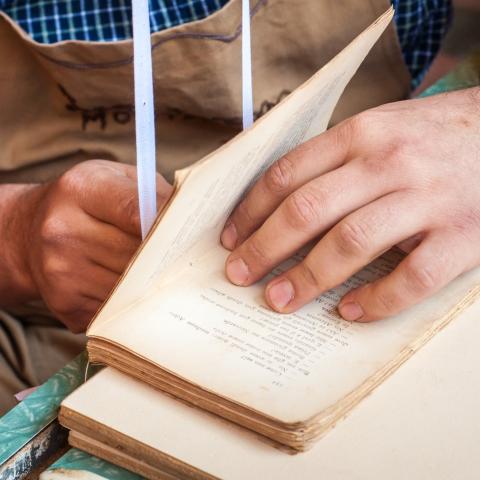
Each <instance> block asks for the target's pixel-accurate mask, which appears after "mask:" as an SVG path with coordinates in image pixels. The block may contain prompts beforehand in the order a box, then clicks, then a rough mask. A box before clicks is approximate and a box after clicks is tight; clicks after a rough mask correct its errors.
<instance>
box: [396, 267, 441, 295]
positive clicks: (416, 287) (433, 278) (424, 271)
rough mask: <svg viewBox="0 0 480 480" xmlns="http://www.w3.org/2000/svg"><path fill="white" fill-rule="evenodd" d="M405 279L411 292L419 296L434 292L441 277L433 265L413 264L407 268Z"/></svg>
mask: <svg viewBox="0 0 480 480" xmlns="http://www.w3.org/2000/svg"><path fill="white" fill-rule="evenodd" d="M405 279H406V283H407V287H408V288H409V290H410V291H411V292H412V293H413V294H414V295H415V296H419V295H423V294H425V293H426V292H429V291H432V290H433V289H434V288H435V286H436V285H438V284H439V282H440V280H441V276H440V274H439V271H438V269H437V268H435V267H434V266H432V265H415V264H413V263H411V264H409V265H407V266H406V270H405Z"/></svg>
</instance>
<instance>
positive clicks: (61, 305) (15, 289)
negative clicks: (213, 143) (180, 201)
mask: <svg viewBox="0 0 480 480" xmlns="http://www.w3.org/2000/svg"><path fill="white" fill-rule="evenodd" d="M171 192H172V187H171V186H170V185H169V184H168V183H167V182H166V181H165V180H164V179H163V178H162V177H161V176H160V175H158V178H157V200H158V206H159V209H160V208H161V207H162V206H163V205H164V204H165V202H166V201H167V200H168V198H169V196H170V195H171ZM0 241H1V244H2V249H3V254H2V258H1V259H0V272H1V275H0V302H1V305H2V306H12V305H18V304H21V303H23V302H26V301H30V300H35V299H40V298H41V299H43V300H44V301H45V303H46V304H47V306H48V307H49V308H50V310H51V311H52V312H53V313H54V314H55V315H56V317H57V318H59V319H60V320H61V321H62V322H63V323H64V324H65V325H66V326H67V327H68V328H69V329H70V330H72V331H74V332H81V331H83V330H85V328H86V327H87V325H88V322H89V321H90V319H91V318H92V316H93V315H94V313H95V312H96V311H97V309H98V307H99V306H100V305H101V304H102V302H103V301H104V300H105V298H106V297H107V296H108V294H109V292H110V290H111V289H112V287H113V286H114V285H115V283H116V281H117V279H118V278H119V276H120V274H121V273H122V272H123V270H124V268H125V266H126V265H127V263H128V261H129V260H130V258H131V256H132V255H133V253H134V252H135V250H136V249H137V248H138V246H139V244H140V241H141V239H140V220H139V212H138V198H137V184H136V169H135V168H134V167H132V166H130V165H123V164H118V163H114V162H110V161H103V160H92V161H88V162H83V163H81V164H79V165H77V166H75V167H73V168H72V169H70V170H69V171H67V172H66V173H65V174H64V175H63V176H61V177H60V178H59V179H58V180H56V181H53V182H51V183H48V184H44V185H3V186H1V187H0Z"/></svg>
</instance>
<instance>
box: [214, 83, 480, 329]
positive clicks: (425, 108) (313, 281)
mask: <svg viewBox="0 0 480 480" xmlns="http://www.w3.org/2000/svg"><path fill="white" fill-rule="evenodd" d="M315 239H319V240H317V243H316V245H315V246H314V248H313V249H312V250H311V251H310V253H309V254H308V255H307V257H306V258H305V260H304V261H303V262H301V263H299V264H298V265H297V266H295V267H293V268H292V269H290V270H289V271H287V272H285V273H283V274H281V275H280V276H278V277H276V278H275V279H273V280H272V281H270V283H269V284H268V285H267V286H266V290H265V297H266V301H267V302H268V304H269V305H270V306H271V307H272V308H273V309H274V310H276V311H278V312H286V313H289V312H293V311H295V310H297V309H298V308H300V307H301V306H302V305H304V304H306V303H308V302H310V301H311V300H313V299H314V298H315V297H317V296H318V295H320V294H321V293H322V292H325V291H327V290H329V289H331V288H333V287H334V286H336V285H339V284H340V283H342V282H344V281H345V280H346V279H347V278H348V277H350V276H351V275H352V274H354V273H355V272H357V271H358V270H360V269H361V268H362V267H364V266H365V265H367V264H368V263H369V262H371V261H372V260H373V259H374V258H376V257H378V256H379V255H381V253H382V252H384V251H386V250H388V249H389V248H391V247H392V246H394V245H398V244H402V242H403V244H404V245H406V244H409V250H411V252H410V253H409V254H408V255H407V256H406V257H405V259H404V260H403V261H402V262H401V263H400V264H399V265H398V266H397V268H396V269H395V270H394V271H393V272H392V273H390V274H389V275H387V276H386V277H384V278H382V279H380V280H378V281H376V282H374V283H372V284H369V285H366V286H364V287H361V288H359V289H356V290H353V291H351V292H349V293H348V294H347V295H346V296H345V297H344V298H343V299H342V300H341V302H340V304H339V312H340V314H341V315H342V316H343V317H344V318H345V319H346V320H352V321H353V320H355V321H370V320H376V319H380V318H384V317H387V316H390V315H393V314H395V313H398V312H400V311H401V310H403V309H405V308H407V307H409V306H411V305H413V304H415V303H417V302H419V301H421V300H422V299H424V298H426V297H427V296H430V295H432V294H433V293H435V292H436V291H438V290H439V289H440V288H442V287H443V286H445V285H446V284H448V283H449V282H450V281H451V280H453V279H454V278H455V277H457V276H458V275H460V274H461V273H463V272H465V271H467V270H470V269H472V268H473V267H475V266H477V265H479V264H480V88H472V89H469V90H463V91H458V92H453V93H448V94H443V95H438V96H434V97H429V98H426V99H419V100H407V101H403V102H396V103H392V104H388V105H383V106H381V107H378V108H375V109H371V110H368V111H366V112H364V113H361V114H359V115H356V116H355V117H352V118H350V119H348V120H346V121H344V122H342V123H341V124H339V125H337V126H336V127H334V128H332V129H330V130H328V131H327V132H325V133H323V134H322V135H319V136H318V137H316V138H313V139H312V140H310V141H309V142H307V143H305V144H303V145H301V146H300V147H298V148H297V149H295V150H293V151H292V152H291V153H289V154H288V155H286V156H285V157H283V158H282V159H280V160H279V161H278V162H276V163H275V164H274V165H273V166H272V167H271V168H270V169H269V170H268V171H267V172H266V173H265V175H264V176H263V177H262V178H261V179H260V180H259V181H258V183H257V184H256V185H255V186H254V187H253V188H252V190H251V191H250V192H249V193H248V195H247V196H246V198H245V199H244V200H243V201H242V202H241V203H240V204H239V205H238V207H237V208H236V209H235V211H234V212H233V213H232V215H231V217H230V219H229V221H228V222H227V224H226V228H225V230H224V232H223V233H222V237H221V241H222V244H223V245H224V246H225V247H226V248H228V249H230V250H233V251H232V253H231V254H230V255H229V257H228V259H227V263H226V274H227V277H228V278H229V279H230V281H231V282H233V283H235V284H237V285H244V286H246V285H250V284H252V283H254V282H256V281H257V280H259V279H260V278H262V277H263V276H265V275H266V274H267V273H268V272H270V271H271V270H272V269H273V268H274V267H275V266H277V265H278V264H279V263H281V262H282V261H283V260H285V259H287V258H289V257H290V256H291V255H292V254H294V253H295V252H296V251H298V250H299V249H300V248H301V247H302V246H303V245H305V244H306V243H308V242H310V241H312V240H315Z"/></svg>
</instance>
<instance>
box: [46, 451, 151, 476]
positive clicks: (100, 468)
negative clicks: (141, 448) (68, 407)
mask: <svg viewBox="0 0 480 480" xmlns="http://www.w3.org/2000/svg"><path fill="white" fill-rule="evenodd" d="M55 470H57V471H58V470H83V471H85V470H86V471H88V472H91V473H96V474H97V475H100V476H102V477H105V478H108V479H109V480H141V479H142V478H143V477H139V476H138V475H135V474H134V473H131V472H129V471H128V470H124V469H123V468H120V467H116V466H115V465H112V464H111V463H108V462H105V461H104V460H100V459H99V458H97V457H92V456H91V455H88V454H87V453H84V452H82V451H80V450H77V449H76V448H71V449H70V450H69V451H68V452H67V453H66V454H65V455H64V456H63V457H61V458H60V459H59V460H58V461H57V462H55V463H54V464H53V465H51V467H50V468H49V471H55Z"/></svg>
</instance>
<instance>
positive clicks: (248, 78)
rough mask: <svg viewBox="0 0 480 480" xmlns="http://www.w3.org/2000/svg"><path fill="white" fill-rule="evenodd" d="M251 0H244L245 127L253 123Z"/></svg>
mask: <svg viewBox="0 0 480 480" xmlns="http://www.w3.org/2000/svg"><path fill="white" fill-rule="evenodd" d="M250 38H251V26H250V0H242V105H243V108H242V110H243V111H242V113H243V128H244V129H246V128H249V127H251V126H252V125H253V87H252V83H253V80H252V46H251V40H250Z"/></svg>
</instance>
